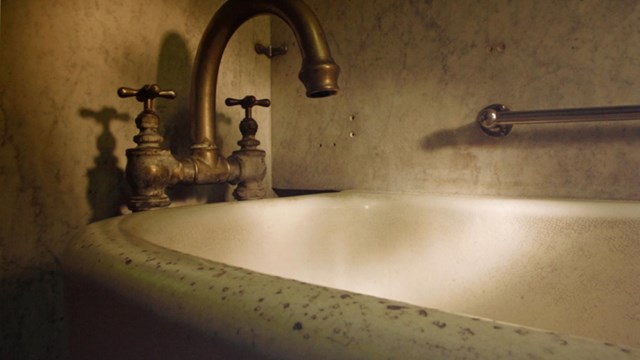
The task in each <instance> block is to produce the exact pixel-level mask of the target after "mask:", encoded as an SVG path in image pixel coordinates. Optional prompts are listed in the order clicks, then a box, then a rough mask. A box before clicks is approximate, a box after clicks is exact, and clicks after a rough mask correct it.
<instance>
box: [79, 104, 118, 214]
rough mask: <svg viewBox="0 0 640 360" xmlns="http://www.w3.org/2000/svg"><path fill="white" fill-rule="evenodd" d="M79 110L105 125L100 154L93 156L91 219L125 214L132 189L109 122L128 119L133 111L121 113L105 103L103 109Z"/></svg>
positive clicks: (89, 191) (89, 195) (98, 143)
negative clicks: (120, 161)
mask: <svg viewBox="0 0 640 360" xmlns="http://www.w3.org/2000/svg"><path fill="white" fill-rule="evenodd" d="M79 114H80V116H81V117H83V118H89V119H94V120H95V121H96V122H97V123H98V124H100V125H101V126H102V132H101V133H100V135H98V139H97V141H96V147H97V148H98V152H99V153H98V156H96V157H95V158H94V159H93V161H94V167H92V168H90V169H88V170H87V177H88V179H89V184H88V186H87V200H88V201H89V206H90V207H91V210H92V215H91V219H90V222H94V221H98V220H102V219H106V218H109V217H113V216H117V215H121V214H122V212H121V209H122V206H123V205H124V204H125V203H126V198H127V193H128V189H127V184H126V181H125V176H124V170H123V169H122V168H120V167H119V166H118V158H116V157H115V155H114V150H115V147H116V139H115V137H114V136H113V134H112V133H111V130H110V129H109V124H110V123H111V122H112V121H124V122H128V121H129V114H124V113H118V111H117V110H116V109H114V108H112V107H103V108H102V109H101V110H99V111H94V110H91V109H87V108H81V109H80V111H79Z"/></svg>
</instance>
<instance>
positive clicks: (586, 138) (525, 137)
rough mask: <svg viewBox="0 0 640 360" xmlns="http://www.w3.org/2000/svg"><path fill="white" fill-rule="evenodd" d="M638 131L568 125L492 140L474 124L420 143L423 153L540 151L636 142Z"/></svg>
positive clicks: (520, 130) (523, 129) (520, 129)
mask: <svg viewBox="0 0 640 360" xmlns="http://www.w3.org/2000/svg"><path fill="white" fill-rule="evenodd" d="M639 129H640V128H639V127H638V126H637V125H636V126H632V125H629V124H628V123H627V124H622V123H617V124H604V125H602V126H601V125H595V124H589V125H585V124H570V125H555V124H551V125H535V126H534V125H530V126H526V125H525V126H514V128H513V130H512V132H511V134H510V135H508V136H506V137H503V138H493V137H491V136H488V135H486V134H485V133H483V132H482V130H480V127H479V126H478V124H476V123H475V122H473V123H470V124H467V125H463V126H460V127H457V128H454V129H446V130H440V131H437V132H435V133H433V134H431V135H427V136H424V137H423V138H422V139H421V141H420V143H421V145H422V149H423V150H426V151H433V150H439V149H443V148H448V147H458V146H471V147H480V146H482V147H497V146H499V147H502V148H507V147H513V148H542V147H547V146H554V145H557V144H573V145H588V144H594V143H615V142H627V143H634V142H637V138H638V133H639V132H640V130H639Z"/></svg>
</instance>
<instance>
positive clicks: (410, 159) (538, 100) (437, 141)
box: [272, 0, 640, 199]
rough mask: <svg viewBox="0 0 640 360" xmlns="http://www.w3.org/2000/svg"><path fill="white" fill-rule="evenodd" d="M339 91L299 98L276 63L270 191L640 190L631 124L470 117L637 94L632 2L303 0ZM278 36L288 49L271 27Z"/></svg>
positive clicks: (622, 194)
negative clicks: (503, 124)
mask: <svg viewBox="0 0 640 360" xmlns="http://www.w3.org/2000/svg"><path fill="white" fill-rule="evenodd" d="M306 1H307V3H308V4H310V6H311V7H312V8H314V9H315V10H316V12H317V15H318V17H319V19H320V22H321V23H322V24H323V27H324V29H325V31H326V33H327V35H328V39H329V45H330V46H331V48H332V54H333V56H334V58H335V60H336V62H337V63H338V64H339V65H340V66H341V68H342V74H341V78H340V86H341V88H342V91H341V93H340V94H339V95H338V96H335V97H333V98H330V99H322V100H316V99H307V98H304V97H303V95H302V93H301V91H300V86H301V85H300V84H299V83H298V80H297V72H298V70H299V67H300V59H299V57H298V56H297V54H295V51H292V52H290V53H289V54H288V55H286V56H284V57H279V58H276V59H274V60H273V63H272V72H273V75H272V98H273V110H272V117H273V119H274V120H273V128H272V131H273V161H274V163H273V174H274V175H273V176H274V186H275V187H279V188H297V189H349V188H357V189H373V190H388V191H424V192H433V193H461V194H472V195H475V194H488V195H504V196H535V197H538V196H542V197H569V198H595V199H640V188H639V187H638V184H640V172H639V171H638V168H639V167H640V152H638V151H637V147H638V145H640V122H625V123H614V124H602V123H590V124H566V125H538V126H531V125H530V126H520V127H515V128H514V130H513V132H512V134H511V135H509V136H508V137H507V138H503V139H494V138H489V137H488V136H485V135H484V134H483V133H482V132H481V131H480V130H479V129H478V128H477V126H476V125H475V123H474V121H475V117H476V114H477V113H478V112H479V111H480V110H481V109H482V108H483V107H485V106H487V105H489V104H492V103H497V102H498V103H503V104H506V105H507V106H509V107H510V108H511V109H513V110H535V109H553V108H571V107H591V106H613V105H630V104H638V103H640V101H639V98H638V96H637V94H638V92H639V90H640V67H638V64H637V61H636V59H638V58H639V57H640V47H638V46H635V44H636V42H637V41H638V40H640V21H639V20H640V3H638V2H637V1H617V0H615V1H614V0H607V1H595V0H584V1H578V0H571V1H550V0H542V1H526V0H514V1H508V0H487V1H467V0H455V1H449V0H432V1H426V0H418V1H409V0H350V1H337V0H306ZM272 39H273V42H274V43H275V44H281V43H286V44H288V45H289V46H290V48H294V49H295V47H296V45H295V41H294V39H293V36H292V34H291V32H290V31H289V30H288V29H286V27H285V26H284V25H283V24H282V22H280V21H273V22H272Z"/></svg>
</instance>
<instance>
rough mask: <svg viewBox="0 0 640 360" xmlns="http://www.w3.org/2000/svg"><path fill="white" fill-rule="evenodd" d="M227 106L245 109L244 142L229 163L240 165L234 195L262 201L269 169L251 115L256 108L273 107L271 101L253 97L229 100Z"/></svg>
mask: <svg viewBox="0 0 640 360" xmlns="http://www.w3.org/2000/svg"><path fill="white" fill-rule="evenodd" d="M224 103H225V104H226V105H227V106H241V107H242V108H243V109H244V119H242V121H241V122H240V132H241V133H242V140H240V141H238V145H240V150H237V151H234V152H233V154H232V155H231V157H229V161H230V162H232V163H236V164H238V168H240V169H241V170H240V174H239V176H238V178H237V179H234V180H232V181H231V183H232V184H238V187H237V188H236V189H235V191H234V192H233V195H234V196H235V198H236V199H238V200H250V199H262V198H264V197H265V195H266V191H265V188H264V184H263V183H262V180H263V179H264V177H265V175H266V172H267V167H266V164H265V161H264V158H265V155H266V153H265V152H264V151H262V150H259V149H258V145H260V141H258V139H256V137H255V135H256V133H257V132H258V123H257V122H256V120H255V119H254V118H253V116H252V114H251V109H252V108H253V107H254V106H263V107H269V106H271V101H270V100H269V99H261V100H258V99H256V97H255V96H253V95H248V96H245V97H244V98H242V99H232V98H227V99H226V100H225V102H224Z"/></svg>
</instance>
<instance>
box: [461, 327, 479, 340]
mask: <svg viewBox="0 0 640 360" xmlns="http://www.w3.org/2000/svg"><path fill="white" fill-rule="evenodd" d="M458 334H459V335H460V336H462V337H464V338H466V337H468V336H474V335H475V334H476V333H475V332H473V330H471V329H469V328H460V332H459V333H458Z"/></svg>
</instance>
